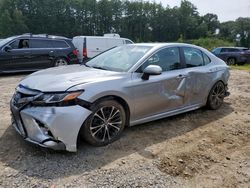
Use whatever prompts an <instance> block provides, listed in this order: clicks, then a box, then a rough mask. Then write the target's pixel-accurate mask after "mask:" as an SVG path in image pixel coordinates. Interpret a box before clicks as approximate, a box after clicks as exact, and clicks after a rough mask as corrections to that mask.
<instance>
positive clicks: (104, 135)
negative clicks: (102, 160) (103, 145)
mask: <svg viewBox="0 0 250 188" xmlns="http://www.w3.org/2000/svg"><path fill="white" fill-rule="evenodd" d="M106 132H107V128H104V134H103V137H102V141H103V142H104V141H105V137H106Z"/></svg>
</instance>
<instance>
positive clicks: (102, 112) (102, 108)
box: [101, 108, 106, 120]
mask: <svg viewBox="0 0 250 188" xmlns="http://www.w3.org/2000/svg"><path fill="white" fill-rule="evenodd" d="M101 114H102V117H103V119H105V120H106V117H105V115H104V113H103V108H101Z"/></svg>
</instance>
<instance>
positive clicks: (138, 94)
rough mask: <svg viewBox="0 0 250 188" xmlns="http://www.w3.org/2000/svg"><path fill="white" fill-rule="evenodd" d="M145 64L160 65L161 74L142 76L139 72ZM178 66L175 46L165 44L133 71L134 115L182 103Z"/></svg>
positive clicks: (146, 114) (182, 80)
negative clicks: (144, 77)
mask: <svg viewBox="0 0 250 188" xmlns="http://www.w3.org/2000/svg"><path fill="white" fill-rule="evenodd" d="M148 65H158V66H160V67H161V68H162V71H163V72H162V74H161V75H157V76H150V77H149V80H143V79H142V78H141V76H142V73H141V72H142V71H143V70H144V69H145V68H146V67H147V66H148ZM182 66H183V64H182V63H181V59H180V51H179V48H177V47H172V48H165V49H162V50H159V51H158V52H156V53H155V54H154V55H152V56H151V57H150V58H149V59H148V60H147V61H146V62H145V63H144V64H143V65H142V66H141V67H140V68H139V69H138V71H137V73H134V74H133V78H132V85H133V86H134V90H133V92H134V103H135V109H134V112H135V113H134V115H135V117H136V119H142V118H146V117H149V116H153V115H156V114H160V113H164V112H168V111H172V110H175V109H177V108H181V107H183V106H184V105H185V90H186V75H185V74H184V73H183V70H182ZM136 119H135V120H136Z"/></svg>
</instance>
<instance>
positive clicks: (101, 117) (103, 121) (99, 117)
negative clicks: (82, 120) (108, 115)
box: [94, 113, 105, 122]
mask: <svg viewBox="0 0 250 188" xmlns="http://www.w3.org/2000/svg"><path fill="white" fill-rule="evenodd" d="M94 116H96V117H98V118H99V119H100V120H102V121H103V122H104V121H105V119H103V118H102V117H101V116H99V115H98V114H97V113H95V115H94Z"/></svg>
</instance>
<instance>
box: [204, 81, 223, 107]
mask: <svg viewBox="0 0 250 188" xmlns="http://www.w3.org/2000/svg"><path fill="white" fill-rule="evenodd" d="M225 93H226V89H225V85H224V84H223V83H222V82H221V81H219V82H217V83H216V84H215V85H214V86H213V87H212V89H211V91H210V92H209V95H208V99H207V107H208V108H209V109H212V110H217V109H219V108H220V107H221V105H222V104H223V100H224V98H225Z"/></svg>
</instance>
